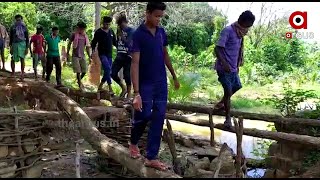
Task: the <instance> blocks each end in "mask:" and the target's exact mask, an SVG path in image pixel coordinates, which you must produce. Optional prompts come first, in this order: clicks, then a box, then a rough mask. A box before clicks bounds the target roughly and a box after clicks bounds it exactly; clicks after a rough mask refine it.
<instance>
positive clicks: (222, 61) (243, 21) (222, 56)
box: [215, 11, 255, 128]
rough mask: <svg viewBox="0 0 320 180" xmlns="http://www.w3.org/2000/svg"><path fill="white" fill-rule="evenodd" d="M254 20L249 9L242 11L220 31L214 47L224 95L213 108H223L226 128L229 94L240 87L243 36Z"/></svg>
mask: <svg viewBox="0 0 320 180" xmlns="http://www.w3.org/2000/svg"><path fill="white" fill-rule="evenodd" d="M254 21H255V16H254V15H253V14H252V12H251V11H245V12H243V13H242V14H241V15H240V17H239V19H238V21H237V22H234V23H233V24H231V25H230V26H227V27H225V28H224V29H223V30H222V31H221V34H220V38H219V40H218V42H217V44H216V47H215V54H216V57H217V61H216V63H215V69H216V71H217V73H218V76H219V78H218V80H219V81H220V83H221V85H222V87H223V90H224V96H223V98H222V100H221V101H220V102H219V103H218V104H217V105H216V106H215V109H224V110H225V112H226V120H225V122H224V125H225V127H226V128H230V127H231V126H232V124H231V115H230V104H231V100H230V99H231V96H232V95H233V94H234V93H236V92H237V91H238V90H239V89H241V87H242V85H241V82H240V78H239V67H240V66H242V65H243V37H244V36H245V35H246V34H247V33H248V31H249V28H250V27H251V26H252V25H253V23H254Z"/></svg>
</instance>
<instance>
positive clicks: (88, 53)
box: [86, 46, 91, 63]
mask: <svg viewBox="0 0 320 180" xmlns="http://www.w3.org/2000/svg"><path fill="white" fill-rule="evenodd" d="M86 51H87V55H88V57H89V63H91V54H90V46H86Z"/></svg>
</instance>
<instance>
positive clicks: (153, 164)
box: [144, 159, 168, 171]
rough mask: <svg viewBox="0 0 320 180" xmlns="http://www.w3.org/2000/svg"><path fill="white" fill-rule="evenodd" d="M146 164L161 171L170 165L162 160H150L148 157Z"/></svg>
mask: <svg viewBox="0 0 320 180" xmlns="http://www.w3.org/2000/svg"><path fill="white" fill-rule="evenodd" d="M144 165H145V166H146V167H151V168H155V169H157V170H159V171H165V170H168V167H167V166H166V165H165V164H164V163H162V162H160V161H159V160H148V159H147V160H145V162H144Z"/></svg>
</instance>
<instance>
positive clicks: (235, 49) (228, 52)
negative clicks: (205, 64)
mask: <svg viewBox="0 0 320 180" xmlns="http://www.w3.org/2000/svg"><path fill="white" fill-rule="evenodd" d="M241 41H242V39H241V38H239V37H238V35H237V33H236V31H235V30H234V29H233V27H232V26H231V25H230V26H227V27H225V28H224V29H223V30H222V31H221V33H220V38H219V40H218V42H217V46H220V47H223V48H224V50H225V57H226V61H227V63H228V64H229V65H230V68H231V72H237V71H238V61H239V54H240V48H241ZM215 69H216V70H217V71H219V72H224V70H223V67H222V63H221V60H219V59H217V61H216V63H215Z"/></svg>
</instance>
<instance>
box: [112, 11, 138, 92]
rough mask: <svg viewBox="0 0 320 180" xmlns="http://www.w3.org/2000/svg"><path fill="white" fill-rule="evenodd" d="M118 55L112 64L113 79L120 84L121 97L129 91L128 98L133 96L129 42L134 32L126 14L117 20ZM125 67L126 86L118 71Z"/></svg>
mask: <svg viewBox="0 0 320 180" xmlns="http://www.w3.org/2000/svg"><path fill="white" fill-rule="evenodd" d="M117 24H118V30H117V57H116V59H115V60H114V62H113V64H112V73H111V77H112V79H113V80H114V81H115V82H116V83H117V84H119V85H120V87H121V89H122V92H121V94H120V97H124V96H125V94H126V93H128V96H127V98H130V97H131V78H130V66H131V56H130V54H128V47H129V42H130V40H131V36H132V33H133V29H132V28H131V27H128V25H127V24H128V21H127V18H126V17H125V16H121V17H120V18H119V19H118V20H117ZM121 68H123V76H124V80H125V82H126V86H125V85H124V84H123V83H122V82H121V80H120V78H119V76H118V73H119V71H120V70H121Z"/></svg>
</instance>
